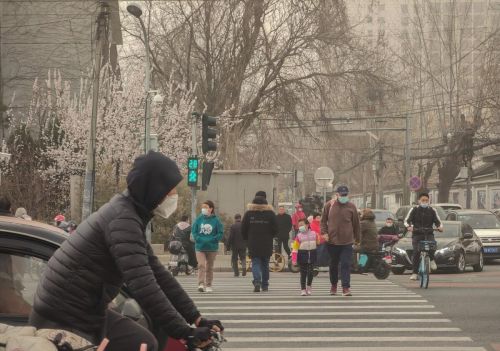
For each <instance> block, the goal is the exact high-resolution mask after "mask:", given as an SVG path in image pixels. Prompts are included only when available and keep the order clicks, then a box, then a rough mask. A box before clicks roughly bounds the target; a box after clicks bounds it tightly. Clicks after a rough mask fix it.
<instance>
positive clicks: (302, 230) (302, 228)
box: [299, 225, 307, 233]
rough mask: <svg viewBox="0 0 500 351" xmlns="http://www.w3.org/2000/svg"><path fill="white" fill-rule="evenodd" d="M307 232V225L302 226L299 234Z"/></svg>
mask: <svg viewBox="0 0 500 351" xmlns="http://www.w3.org/2000/svg"><path fill="white" fill-rule="evenodd" d="M306 230H307V228H306V226H305V225H301V226H300V227H299V232H301V233H305V231H306Z"/></svg>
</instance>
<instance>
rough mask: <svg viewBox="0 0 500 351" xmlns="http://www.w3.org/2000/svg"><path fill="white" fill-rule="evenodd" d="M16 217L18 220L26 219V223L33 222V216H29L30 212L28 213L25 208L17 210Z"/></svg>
mask: <svg viewBox="0 0 500 351" xmlns="http://www.w3.org/2000/svg"><path fill="white" fill-rule="evenodd" d="M15 216H16V217H17V218H21V219H24V220H26V221H31V220H32V219H31V216H28V211H26V209H25V208H24V207H19V208H18V209H17V210H16V214H15Z"/></svg>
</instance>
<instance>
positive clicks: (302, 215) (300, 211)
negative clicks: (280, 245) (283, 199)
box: [292, 202, 306, 238]
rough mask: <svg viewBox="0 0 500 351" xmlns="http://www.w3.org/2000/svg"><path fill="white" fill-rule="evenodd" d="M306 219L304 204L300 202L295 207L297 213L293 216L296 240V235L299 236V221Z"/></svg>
mask: <svg viewBox="0 0 500 351" xmlns="http://www.w3.org/2000/svg"><path fill="white" fill-rule="evenodd" d="M305 218H306V214H305V213H304V211H303V207H302V204H301V203H300V202H299V203H297V204H296V205H295V212H294V213H293V215H292V224H293V230H294V238H295V235H297V232H298V231H299V220H301V219H305Z"/></svg>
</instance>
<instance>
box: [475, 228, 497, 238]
mask: <svg viewBox="0 0 500 351" xmlns="http://www.w3.org/2000/svg"><path fill="white" fill-rule="evenodd" d="M474 231H475V232H476V234H477V236H479V237H498V236H500V229H474Z"/></svg>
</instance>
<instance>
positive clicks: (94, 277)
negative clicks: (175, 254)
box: [30, 151, 220, 351]
mask: <svg viewBox="0 0 500 351" xmlns="http://www.w3.org/2000/svg"><path fill="white" fill-rule="evenodd" d="M181 180H182V176H181V174H180V172H179V169H178V167H177V165H176V164H175V162H174V161H172V160H170V159H169V158H167V157H166V156H164V155H162V154H160V153H158V152H153V151H150V152H149V153H148V154H147V155H143V156H140V157H138V158H137V159H136V160H135V162H134V165H133V168H132V170H131V171H130V172H129V174H128V176H127V185H128V189H127V190H126V191H125V192H123V193H121V194H118V195H115V196H114V197H113V198H112V199H111V201H109V202H108V203H107V204H105V205H104V206H103V207H101V208H100V209H99V210H98V211H97V212H95V213H93V214H92V215H91V216H90V217H89V218H87V219H86V220H85V221H84V222H83V223H82V224H80V225H79V226H78V228H77V230H76V231H75V233H73V234H72V235H71V236H69V238H68V239H67V240H66V241H65V242H64V243H63V244H62V246H61V247H60V248H59V249H58V250H57V251H56V252H55V253H54V255H53V256H52V258H51V259H50V260H49V262H48V265H47V268H46V271H45V274H44V277H43V278H42V280H41V281H40V284H39V285H38V289H37V291H36V294H35V299H34V305H33V312H32V314H31V316H30V323H31V324H32V325H33V326H35V327H37V328H55V329H63V330H68V331H71V332H73V333H75V334H78V335H80V336H82V337H84V338H87V339H89V340H90V341H92V342H93V343H98V342H99V340H100V339H102V338H104V337H106V338H108V339H109V345H108V347H107V348H106V351H114V350H120V351H126V350H134V351H137V350H139V347H140V345H141V344H143V343H145V344H147V346H148V350H157V348H158V345H157V341H156V339H155V337H154V336H153V335H152V334H151V333H150V332H149V331H148V330H146V329H144V328H143V327H141V326H140V325H139V324H137V323H135V322H134V321H132V320H130V319H128V318H126V317H123V316H121V315H119V314H118V313H116V312H113V311H111V310H109V309H108V304H109V303H110V302H111V301H112V300H113V299H114V298H115V296H117V294H118V292H119V289H120V288H121V287H122V286H123V285H124V284H126V286H127V288H128V290H129V291H130V293H131V295H132V297H133V298H134V299H135V300H136V301H137V302H138V303H139V305H140V306H141V307H142V309H143V310H144V311H145V313H147V314H148V315H149V317H151V318H152V320H153V321H154V322H155V324H156V325H157V326H159V327H160V328H162V329H163V330H164V331H165V333H167V334H168V335H169V336H172V337H174V338H178V339H186V340H188V342H194V340H202V341H206V342H204V344H206V343H207V342H208V340H209V338H210V328H214V329H218V325H219V324H220V322H218V321H207V320H205V319H203V318H201V315H200V312H198V309H197V308H196V306H195V304H194V303H193V301H192V300H191V299H190V298H189V296H188V295H187V293H186V292H185V291H184V289H183V288H182V287H181V286H180V284H179V283H178V282H177V281H176V280H175V278H173V276H172V275H171V274H170V273H169V272H168V271H167V270H166V269H165V268H164V266H163V265H162V264H161V263H160V261H159V260H158V258H157V257H156V256H155V255H154V253H153V250H152V248H151V245H150V244H149V243H148V242H147V240H146V235H145V230H146V226H147V224H148V223H149V221H151V219H152V218H153V216H155V215H158V216H161V217H163V218H167V217H169V216H170V215H171V214H172V213H173V212H174V211H175V209H176V207H177V191H176V186H177V184H179V182H180V181H181ZM191 324H194V325H195V326H197V327H196V328H192V327H191V326H190V325H191Z"/></svg>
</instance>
